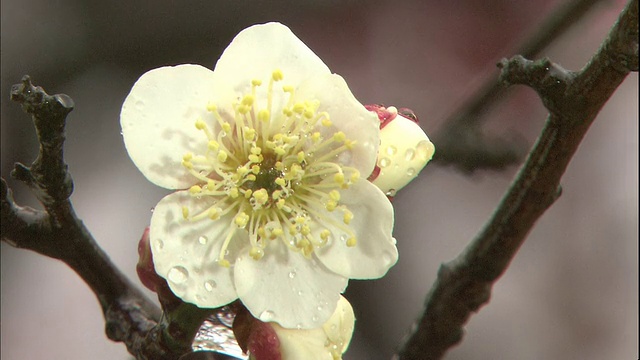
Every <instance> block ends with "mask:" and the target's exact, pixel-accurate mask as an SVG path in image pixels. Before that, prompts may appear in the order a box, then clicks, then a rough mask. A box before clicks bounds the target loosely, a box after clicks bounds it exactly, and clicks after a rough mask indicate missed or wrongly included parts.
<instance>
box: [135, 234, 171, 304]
mask: <svg viewBox="0 0 640 360" xmlns="http://www.w3.org/2000/svg"><path fill="white" fill-rule="evenodd" d="M136 271H137V272H138V277H139V278H140V281H141V282H142V284H143V285H144V286H146V287H147V289H149V290H151V291H153V292H157V291H158V287H159V286H161V285H163V284H164V283H166V281H165V280H164V279H163V278H161V277H160V276H158V274H156V270H155V268H154V266H153V254H152V253H151V246H150V245H149V228H148V227H147V228H146V229H144V233H143V234H142V237H141V238H140V242H139V243H138V264H137V265H136Z"/></svg>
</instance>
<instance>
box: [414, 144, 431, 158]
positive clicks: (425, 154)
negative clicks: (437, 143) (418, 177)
mask: <svg viewBox="0 0 640 360" xmlns="http://www.w3.org/2000/svg"><path fill="white" fill-rule="evenodd" d="M432 147H433V145H431V143H430V142H428V141H427V140H422V141H420V142H419V143H418V145H417V146H416V151H417V153H418V157H419V158H420V160H422V161H428V160H430V159H431V156H432V151H431V150H432Z"/></svg>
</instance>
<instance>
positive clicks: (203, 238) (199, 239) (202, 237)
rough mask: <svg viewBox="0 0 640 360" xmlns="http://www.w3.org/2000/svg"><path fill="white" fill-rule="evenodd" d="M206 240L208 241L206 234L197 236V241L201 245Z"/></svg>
mask: <svg viewBox="0 0 640 360" xmlns="http://www.w3.org/2000/svg"><path fill="white" fill-rule="evenodd" d="M208 241H209V239H207V237H206V236H200V237H199V238H198V242H199V243H200V244H202V245H205V244H206V243H207V242H208Z"/></svg>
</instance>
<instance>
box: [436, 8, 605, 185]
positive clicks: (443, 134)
mask: <svg viewBox="0 0 640 360" xmlns="http://www.w3.org/2000/svg"><path fill="white" fill-rule="evenodd" d="M600 1H601V0H572V1H568V2H564V3H562V4H560V6H559V8H558V9H557V10H555V11H553V12H552V13H551V15H549V17H548V18H547V19H546V20H545V21H544V22H543V23H542V24H541V25H540V26H539V30H537V31H535V32H534V33H533V34H532V35H531V36H530V37H529V38H527V39H525V41H524V42H523V43H522V45H520V46H519V47H518V48H517V49H515V50H514V51H513V52H512V53H515V54H521V55H522V56H524V57H526V58H532V57H535V56H536V55H537V54H538V53H539V52H540V51H542V50H543V49H544V48H546V47H547V46H548V45H549V44H551V43H552V42H553V41H554V40H555V39H557V38H558V37H559V36H560V35H562V34H563V33H564V32H565V31H566V30H568V29H569V28H570V27H571V26H572V25H573V24H575V23H576V22H578V21H579V20H580V19H581V18H582V17H583V16H584V15H585V14H586V13H588V11H589V10H591V9H592V8H593V6H594V5H595V4H597V3H598V2H600ZM504 89H505V86H504V84H503V83H502V82H501V81H500V80H499V79H498V78H497V77H495V76H492V77H489V78H487V79H486V80H485V82H484V83H483V84H482V85H481V86H480V88H479V89H478V90H477V91H476V92H474V93H473V94H472V95H471V96H470V97H469V98H468V99H466V101H465V102H464V103H463V105H462V106H460V107H459V108H458V109H457V111H456V112H455V113H453V114H452V115H451V116H449V117H448V118H447V120H446V121H445V123H444V126H443V127H442V129H441V130H440V131H439V132H438V133H436V134H435V137H434V143H435V145H436V148H437V149H438V151H437V152H436V154H435V157H434V160H435V161H437V162H439V163H440V164H444V165H454V166H456V167H457V168H458V169H460V170H462V171H464V172H468V173H472V172H474V171H475V170H477V169H483V168H484V169H503V168H505V167H507V166H510V165H514V164H517V163H520V162H521V160H522V159H523V157H524V156H525V155H526V149H525V148H524V145H522V144H520V143H519V142H517V141H516V140H514V139H504V138H497V137H489V136H487V135H485V134H484V132H483V131H482V129H481V125H482V122H481V120H482V119H483V116H484V114H485V113H486V112H487V111H488V110H489V109H490V108H491V106H492V105H494V104H495V103H496V101H497V100H499V99H501V98H502V96H503V94H504Z"/></svg>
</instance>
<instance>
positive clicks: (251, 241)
mask: <svg viewBox="0 0 640 360" xmlns="http://www.w3.org/2000/svg"><path fill="white" fill-rule="evenodd" d="M378 125H379V121H378V120H377V118H376V116H375V114H373V113H371V112H369V111H368V110H367V109H365V107H364V106H362V105H361V104H360V103H359V102H358V101H357V100H356V99H355V98H354V96H353V95H352V93H351V91H350V90H349V88H348V86H347V84H346V83H345V81H344V80H343V78H342V77H340V76H338V75H335V74H332V73H331V72H330V71H329V69H328V68H327V66H326V65H325V64H324V63H323V62H322V61H321V60H320V59H319V58H318V57H317V56H316V55H315V54H314V53H313V52H312V51H311V50H310V49H309V48H308V47H307V46H306V45H304V43H302V42H301V41H300V40H299V39H298V38H297V37H295V35H293V33H291V31H290V30H289V29H288V28H287V27H285V26H283V25H281V24H278V23H269V24H264V25H256V26H252V27H250V28H247V29H245V30H243V31H242V32H240V33H239V34H238V35H237V36H236V38H235V39H234V40H233V41H232V43H231V44H230V45H229V47H227V49H226V50H225V51H224V53H223V54H222V56H221V58H220V59H219V60H218V62H217V64H216V66H215V69H214V70H213V71H211V70H209V69H207V68H205V67H202V66H199V65H178V66H174V67H162V68H159V69H154V70H151V71H149V72H147V73H145V74H144V75H142V77H140V79H139V80H138V81H137V82H136V84H135V85H134V86H133V89H132V90H131V93H130V94H129V95H128V96H127V98H126V100H125V102H124V105H123V107H122V112H121V126H122V133H123V137H124V141H125V145H126V148H127V151H128V153H129V156H130V157H131V159H132V160H133V162H134V163H135V165H136V166H137V167H138V168H139V169H140V171H141V172H142V173H143V174H144V175H145V176H146V177H147V179H149V180H150V181H151V182H153V183H155V184H157V185H159V186H161V187H164V188H167V189H172V190H176V191H175V192H174V193H172V194H170V195H168V196H166V197H165V198H163V199H162V200H161V201H160V202H159V203H158V204H157V206H156V207H155V211H154V212H153V215H152V218H151V225H150V242H151V251H152V253H153V260H154V265H155V270H156V272H157V273H158V275H160V276H162V277H163V278H165V279H166V280H167V282H168V283H169V286H170V287H171V290H172V291H173V292H174V293H175V294H176V295H177V296H178V297H180V298H181V299H182V300H184V301H186V302H189V303H193V304H195V305H197V306H199V307H206V308H208V307H219V306H222V305H225V304H227V303H229V302H231V301H233V300H235V299H236V298H240V300H241V301H242V302H243V303H244V305H245V306H246V307H247V308H248V309H249V311H250V312H251V313H252V314H253V315H254V316H255V317H256V318H259V319H261V320H262V321H267V322H277V323H279V324H280V325H281V326H283V327H286V328H305V329H309V328H316V327H319V326H321V325H322V324H323V323H324V322H325V321H326V320H327V319H328V318H329V317H330V316H331V314H332V313H333V312H334V310H335V308H336V304H337V303H338V299H339V294H340V293H341V292H343V291H344V289H345V288H346V286H347V282H348V279H350V278H351V279H373V278H379V277H381V276H383V275H384V274H385V273H386V272H387V270H388V269H389V268H390V267H391V266H392V265H393V264H395V262H396V261H397V256H398V255H397V250H396V247H395V240H394V239H393V238H392V236H391V231H392V228H393V208H392V206H391V204H390V203H389V201H388V199H387V198H386V196H385V195H384V193H383V192H382V191H380V190H379V189H378V188H377V187H376V186H375V185H373V184H371V183H370V182H369V181H367V180H366V178H367V176H368V175H369V174H370V173H371V172H372V170H373V169H374V166H375V163H376V154H377V152H378V146H379V144H380V134H379V126H378Z"/></svg>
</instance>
